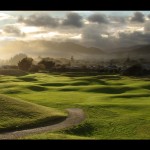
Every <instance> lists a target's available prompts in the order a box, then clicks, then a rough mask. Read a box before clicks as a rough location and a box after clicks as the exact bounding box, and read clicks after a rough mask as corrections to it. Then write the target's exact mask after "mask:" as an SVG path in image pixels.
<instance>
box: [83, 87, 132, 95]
mask: <svg viewBox="0 0 150 150" xmlns="http://www.w3.org/2000/svg"><path fill="white" fill-rule="evenodd" d="M132 89H133V88H129V87H97V88H91V89H88V90H84V91H86V92H94V93H106V94H122V93H125V92H127V91H129V90H132Z"/></svg>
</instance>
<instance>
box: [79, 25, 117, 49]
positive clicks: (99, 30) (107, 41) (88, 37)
mask: <svg viewBox="0 0 150 150" xmlns="http://www.w3.org/2000/svg"><path fill="white" fill-rule="evenodd" d="M102 34H105V35H108V34H109V33H108V32H107V28H106V26H105V25H98V24H90V25H89V26H87V27H86V28H84V29H83V31H82V41H81V42H82V43H83V44H84V45H85V46H94V47H98V48H100V49H107V48H110V47H111V46H112V44H113V43H114V42H113V41H112V39H111V38H104V37H102Z"/></svg>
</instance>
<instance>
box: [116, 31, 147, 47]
mask: <svg viewBox="0 0 150 150" xmlns="http://www.w3.org/2000/svg"><path fill="white" fill-rule="evenodd" d="M149 42H150V34H149V33H143V32H140V31H135V32H133V33H123V32H122V33H119V39H118V44H119V45H120V46H134V45H143V44H149Z"/></svg>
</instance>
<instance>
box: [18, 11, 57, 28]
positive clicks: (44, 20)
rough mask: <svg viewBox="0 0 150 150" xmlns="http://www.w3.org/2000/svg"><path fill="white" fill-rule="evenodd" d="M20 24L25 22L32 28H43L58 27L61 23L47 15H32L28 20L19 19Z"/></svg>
mask: <svg viewBox="0 0 150 150" xmlns="http://www.w3.org/2000/svg"><path fill="white" fill-rule="evenodd" d="M18 22H23V23H25V24H26V25H30V26H42V27H57V26H58V25H59V22H58V20H57V19H56V18H53V17H51V16H49V15H47V14H45V15H35V14H34V15H31V16H29V17H27V18H25V17H22V16H21V17H19V18H18Z"/></svg>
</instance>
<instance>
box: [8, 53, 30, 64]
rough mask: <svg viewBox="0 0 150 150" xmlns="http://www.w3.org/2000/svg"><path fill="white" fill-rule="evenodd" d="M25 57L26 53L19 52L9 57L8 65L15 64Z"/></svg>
mask: <svg viewBox="0 0 150 150" xmlns="http://www.w3.org/2000/svg"><path fill="white" fill-rule="evenodd" d="M26 57H27V55H26V54H23V53H20V54H17V55H15V56H13V57H12V58H10V60H9V62H8V63H9V64H10V65H17V64H18V62H19V61H21V60H22V59H23V58H26Z"/></svg>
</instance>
